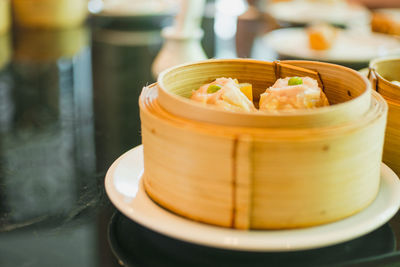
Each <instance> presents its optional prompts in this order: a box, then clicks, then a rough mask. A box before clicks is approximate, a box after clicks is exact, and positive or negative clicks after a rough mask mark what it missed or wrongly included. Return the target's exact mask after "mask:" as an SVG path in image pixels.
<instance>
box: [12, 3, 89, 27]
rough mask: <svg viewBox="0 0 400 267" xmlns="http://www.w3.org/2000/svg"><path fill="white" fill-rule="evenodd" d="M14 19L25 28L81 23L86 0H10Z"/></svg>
mask: <svg viewBox="0 0 400 267" xmlns="http://www.w3.org/2000/svg"><path fill="white" fill-rule="evenodd" d="M12 3H13V13H14V19H15V22H16V24H17V25H18V26H21V27H27V28H68V27H76V26H78V25H80V24H82V23H83V21H84V20H85V19H86V17H87V13H88V2H87V0H12Z"/></svg>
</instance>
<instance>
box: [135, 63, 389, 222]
mask: <svg viewBox="0 0 400 267" xmlns="http://www.w3.org/2000/svg"><path fill="white" fill-rule="evenodd" d="M219 62H222V64H223V65H226V63H232V62H233V63H238V62H240V63H241V64H249V65H252V64H253V63H257V64H265V66H270V63H264V62H254V61H252V60H250V61H247V60H221V61H211V63H212V64H214V63H217V64H218V63H219ZM209 63H210V61H207V62H205V63H204V64H209ZM292 63H293V64H294V65H297V66H298V67H301V68H303V67H304V66H308V67H310V66H312V67H313V68H315V70H318V71H320V70H321V65H320V64H322V65H323V68H322V69H323V70H326V69H327V64H324V63H313V62H301V61H296V62H292ZM228 65H229V64H228ZM233 65H235V64H233ZM309 65H310V66H309ZM328 65H330V64H328ZM189 66H193V65H189ZM271 66H272V65H271ZM330 66H331V68H335V66H334V65H330ZM185 67H187V66H183V67H180V68H185ZM248 67H249V66H248ZM338 68H339V69H342V67H338ZM249 69H250V70H251V69H252V68H251V67H249ZM271 70H272V68H271ZM272 73H273V72H272V71H271V74H272ZM350 73H351V74H350V76H349V77H353V78H354V77H356V78H355V79H354V80H355V81H361V82H362V83H361V84H358V85H357V83H355V84H354V86H352V88H353V89H352V90H353V92H358V93H359V94H358V97H354V96H353V98H354V99H352V100H349V101H348V102H351V103H353V104H354V103H360V102H359V101H357V100H359V99H357V98H359V97H361V98H363V97H364V96H365V95H366V94H365V92H367V93H370V88H369V83H368V81H367V80H366V79H365V78H363V77H361V76H360V75H359V74H357V73H353V72H352V71H350ZM320 74H321V78H322V80H323V82H324V84H325V86H326V90H327V92H330V95H331V96H333V97H334V96H339V94H337V93H335V92H333V89H332V88H331V87H330V86H329V85H330V84H331V79H332V77H333V75H336V74H337V70H336V69H335V71H332V76H330V75H329V73H326V72H324V71H321V72H320ZM216 75H219V74H216ZM244 75H247V74H246V73H244ZM272 75H273V74H272ZM342 76H343V77H345V78H346V77H348V76H346V75H342ZM260 77H261V76H260ZM260 77H255V80H256V81H257V80H260ZM339 77H340V76H339ZM234 78H238V79H239V81H242V79H241V77H240V76H239V77H234ZM211 79H212V78H211ZM326 81H328V82H327V83H326ZM339 84H340V82H339ZM160 85H161V83H159V84H158V85H157V84H154V85H152V86H149V87H147V88H144V90H143V92H142V95H141V97H140V101H139V104H140V110H141V121H142V136H143V139H142V140H143V145H144V159H145V161H144V163H145V173H144V185H145V188H146V192H147V193H148V194H149V195H150V197H151V198H152V199H153V200H154V201H156V202H157V203H159V204H160V205H162V206H163V207H166V208H167V209H169V210H171V211H173V212H176V213H177V214H180V215H182V216H185V217H188V218H190V219H193V220H198V221H202V222H206V223H210V224H215V225H219V226H224V227H232V228H237V229H249V228H250V229H282V228H297V227H306V226H312V225H318V224H322V223H327V222H331V221H334V220H338V219H341V218H344V217H347V216H350V215H351V214H354V213H355V212H358V211H359V210H361V209H363V208H365V207H366V206H367V205H369V203H371V201H373V199H374V198H375V196H376V193H377V191H378V188H379V170H380V159H381V155H382V146H383V135H384V127H385V122H386V112H387V106H386V103H385V102H384V100H383V99H382V98H381V97H380V96H379V95H378V94H376V93H374V94H373V98H372V100H371V98H367V97H366V98H365V99H369V100H371V102H370V104H369V106H368V109H367V110H366V111H365V112H364V113H363V114H361V115H360V116H359V117H357V118H356V119H354V120H351V119H349V118H346V120H345V122H343V123H330V124H328V125H327V123H326V121H327V120H326V118H322V119H317V120H315V121H316V124H317V125H313V124H312V121H314V119H315V118H316V117H318V116H317V115H316V114H318V115H319V116H325V115H326V116H329V112H322V113H320V112H319V111H317V110H315V111H316V114H315V113H313V112H310V113H308V114H305V113H301V114H300V115H297V116H298V117H302V118H300V119H301V120H302V121H305V122H306V123H307V124H308V125H311V126H310V127H307V128H305V127H304V126H303V125H300V127H298V123H296V121H294V123H292V124H290V123H288V122H287V121H286V123H283V125H284V126H282V127H265V126H264V125H259V126H258V127H249V126H241V125H239V126H237V125H226V124H224V123H210V122H204V121H198V120H193V119H188V118H185V116H176V115H174V114H173V113H171V112H169V111H167V110H166V109H165V106H164V105H162V103H161V97H160V96H161V92H162V91H163V89H160V88H158V87H160ZM341 90H343V92H346V90H347V87H346V88H341ZM357 90H358V91H357ZM338 99H340V97H338V98H337V99H333V101H339V100H338ZM365 99H364V100H365ZM164 100H165V99H164ZM330 100H331V99H330ZM183 101H185V100H184V99H183ZM337 106H339V108H338V107H337ZM337 106H336V107H335V106H332V107H328V108H332V110H333V111H337V110H339V109H340V108H342V107H343V106H346V105H343V106H340V104H339V105H337ZM354 106H355V107H357V105H354ZM346 108H347V107H346ZM187 111H188V110H182V112H187ZM185 114H186V115H187V113H185ZM327 114H328V115H327ZM191 115H192V114H189V116H191ZM259 116H262V115H259ZM266 116H267V117H273V116H272V115H271V114H266ZM275 116H276V117H280V120H286V119H287V118H288V117H286V116H285V115H283V116H281V115H277V114H275ZM293 117H296V115H293ZM289 118H290V117H289ZM275 119H276V120H278V118H275ZM321 121H323V122H325V124H322V125H319V124H318V123H320V122H321ZM342 121H343V120H342ZM369 140H374V141H373V142H369ZM366 142H369V143H372V144H373V145H372V146H366V145H365V144H366ZM288 166H290V167H291V168H289V167H288Z"/></svg>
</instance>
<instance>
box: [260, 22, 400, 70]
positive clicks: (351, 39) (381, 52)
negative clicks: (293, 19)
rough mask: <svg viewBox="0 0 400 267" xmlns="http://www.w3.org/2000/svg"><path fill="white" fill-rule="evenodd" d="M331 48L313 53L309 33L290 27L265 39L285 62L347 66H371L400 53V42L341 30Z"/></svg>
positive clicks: (270, 34) (392, 38)
mask: <svg viewBox="0 0 400 267" xmlns="http://www.w3.org/2000/svg"><path fill="white" fill-rule="evenodd" d="M336 35H337V36H336V40H335V42H334V43H333V44H332V46H331V48H330V49H327V50H321V51H320V50H313V49H311V47H310V44H309V39H308V35H307V30H306V29H303V28H288V29H280V30H275V31H272V32H270V33H268V34H267V35H265V36H264V37H263V41H264V42H265V44H266V45H267V46H269V47H270V48H272V49H273V50H275V51H276V52H277V54H278V55H279V57H281V58H284V59H288V58H289V59H308V60H320V61H326V62H333V63H338V64H343V65H348V64H360V65H362V64H368V62H369V61H370V60H371V59H373V58H376V57H381V56H387V55H394V54H396V53H400V39H398V38H394V37H391V36H387V35H383V34H378V33H370V32H363V31H350V30H338V31H337V34H336Z"/></svg>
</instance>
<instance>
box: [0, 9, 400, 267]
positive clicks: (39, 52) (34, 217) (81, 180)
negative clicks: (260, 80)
mask: <svg viewBox="0 0 400 267" xmlns="http://www.w3.org/2000/svg"><path fill="white" fill-rule="evenodd" d="M249 17H250V19H249ZM249 17H247V18H240V19H239V21H238V23H237V31H236V38H235V36H234V37H233V38H230V39H229V38H228V39H222V38H220V37H219V36H217V35H216V34H215V33H214V27H213V25H214V19H213V18H210V17H206V18H204V21H203V28H204V29H205V33H206V34H205V37H204V38H203V47H204V50H205V51H206V53H207V55H208V56H209V57H225V56H227V55H228V56H231V57H232V56H238V57H254V58H258V59H268V60H271V59H275V58H276V55H275V54H274V52H273V51H269V50H268V49H267V48H265V47H262V45H260V43H257V37H258V36H260V35H262V34H264V33H265V32H267V31H269V30H271V29H272V28H274V27H276V25H275V24H274V23H273V22H271V21H270V20H269V19H268V18H265V17H264V16H261V17H257V16H256V17H254V16H249ZM166 22H168V20H165V18H164V19H160V18H158V19H157V20H150V21H149V20H146V19H141V20H140V19H139V20H135V19H131V20H126V21H117V22H115V21H96V20H93V21H91V22H90V23H89V24H88V25H87V26H85V27H82V28H79V29H73V30H68V31H54V32H44V33H43V32H37V31H34V32H32V31H27V30H14V31H13V32H12V33H10V34H9V35H8V36H1V37H0V62H1V63H0V266H2V267H6V266H24V267H25V266H26V267H27V266H58V267H63V266H75V267H80V266H85V267H92V266H120V265H124V266H328V265H329V266H348V265H349V266H352V265H360V266H400V258H399V257H400V256H399V257H397V253H399V255H400V252H399V251H398V250H399V249H398V247H397V245H396V244H397V243H398V241H399V239H400V225H399V222H400V214H397V215H396V216H395V217H394V218H393V219H391V220H390V222H389V223H387V224H385V225H383V226H382V227H380V228H379V229H377V230H375V231H373V232H372V233H370V234H367V235H365V236H363V237H361V238H358V239H355V240H351V241H349V242H345V243H342V244H337V245H334V246H330V247H325V248H319V249H313V250H307V251H297V252H290V253H271V252H269V253H268V252H266V253H251V252H234V251H228V250H222V249H214V248H208V247H203V246H199V245H195V244H189V243H185V242H183V241H179V240H174V239H172V238H169V237H166V236H163V235H160V234H158V233H155V232H153V231H151V230H148V229H146V228H145V227H143V226H141V225H138V224H137V223H135V222H133V221H131V220H129V219H127V218H126V217H124V216H123V215H122V214H121V213H119V212H118V211H117V210H116V209H115V207H114V206H113V205H112V204H111V203H110V201H109V200H108V197H107V195H106V193H105V190H104V177H105V174H106V171H107V169H108V168H109V167H110V165H111V164H112V163H113V161H114V160H116V159H117V158H118V157H119V156H120V155H121V154H123V153H124V152H126V151H127V150H129V149H131V148H133V147H135V146H137V145H139V144H140V143H141V137H140V120H139V108H138V105H137V101H138V96H139V94H140V92H141V89H142V87H143V86H144V85H146V84H150V83H152V82H154V80H155V79H154V77H153V76H152V74H151V65H152V62H153V60H154V58H155V56H156V55H157V54H158V52H159V50H160V48H161V46H162V41H163V40H162V38H161V36H160V29H161V26H162V25H164V23H166ZM7 42H8V43H9V45H7ZM7 55H8V59H7ZM4 58H6V59H5V60H3V59H4Z"/></svg>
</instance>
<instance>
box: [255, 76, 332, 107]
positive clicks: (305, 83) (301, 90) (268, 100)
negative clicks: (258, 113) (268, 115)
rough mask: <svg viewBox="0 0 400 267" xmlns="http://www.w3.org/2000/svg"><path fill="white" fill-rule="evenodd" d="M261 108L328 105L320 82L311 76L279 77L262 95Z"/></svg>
mask: <svg viewBox="0 0 400 267" xmlns="http://www.w3.org/2000/svg"><path fill="white" fill-rule="evenodd" d="M259 104H260V110H262V111H276V110H295V109H310V108H316V107H322V106H328V105H329V102H328V99H327V98H326V96H325V94H324V92H322V90H321V88H319V86H318V82H317V81H316V80H314V79H312V78H310V77H287V78H284V79H278V80H277V81H276V82H275V84H274V85H273V86H271V87H269V88H268V89H267V90H266V91H265V92H264V93H263V94H261V95H260V103H259Z"/></svg>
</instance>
